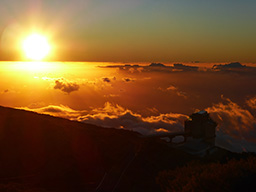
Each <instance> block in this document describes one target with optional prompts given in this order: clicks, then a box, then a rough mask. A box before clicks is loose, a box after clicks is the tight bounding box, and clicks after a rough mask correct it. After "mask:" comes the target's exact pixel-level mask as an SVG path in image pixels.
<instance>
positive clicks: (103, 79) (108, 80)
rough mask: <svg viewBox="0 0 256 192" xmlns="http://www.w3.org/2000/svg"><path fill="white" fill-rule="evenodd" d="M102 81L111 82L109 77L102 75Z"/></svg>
mask: <svg viewBox="0 0 256 192" xmlns="http://www.w3.org/2000/svg"><path fill="white" fill-rule="evenodd" d="M102 81H104V82H106V83H110V82H111V80H110V78H108V77H103V78H102Z"/></svg>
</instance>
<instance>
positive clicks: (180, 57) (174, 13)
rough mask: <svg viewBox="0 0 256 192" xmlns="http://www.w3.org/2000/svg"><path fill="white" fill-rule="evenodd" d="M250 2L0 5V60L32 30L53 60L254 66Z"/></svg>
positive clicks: (47, 0) (16, 55) (116, 0)
mask: <svg viewBox="0 0 256 192" xmlns="http://www.w3.org/2000/svg"><path fill="white" fill-rule="evenodd" d="M255 8H256V2H255V1H253V0H243V1H240V0H215V1H210V0H193V1H191V0H168V1H167V0H158V1H153V0H136V1H135V0H129V1H125V0H108V1H103V0H72V1H71V0H44V1H43V0H19V1H16V0H1V1H0V32H1V54H0V59H6V60H13V59H18V60H19V59H20V54H21V53H20V50H19V47H18V43H17V41H19V38H21V37H22V35H23V34H25V33H29V32H30V31H31V30H39V31H41V32H43V33H46V34H47V35H48V36H49V38H50V40H51V42H52V43H53V44H54V45H55V48H56V50H55V53H54V56H53V57H52V58H51V59H53V60H80V61H149V62H150V61H170V62H171V61H195V60H200V61H210V62H215V61H241V62H255V61H256V59H255V49H254V45H255V43H256V37H255V34H256V25H255V24H254V22H255V19H256V12H255Z"/></svg>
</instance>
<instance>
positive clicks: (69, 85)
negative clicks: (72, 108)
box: [54, 78, 80, 94]
mask: <svg viewBox="0 0 256 192" xmlns="http://www.w3.org/2000/svg"><path fill="white" fill-rule="evenodd" d="M79 88H80V86H79V85H78V84H77V83H75V82H70V81H68V80H66V79H64V78H61V79H58V80H55V86H54V89H60V90H61V91H63V92H65V93H68V94H69V93H71V92H73V91H78V90H79Z"/></svg>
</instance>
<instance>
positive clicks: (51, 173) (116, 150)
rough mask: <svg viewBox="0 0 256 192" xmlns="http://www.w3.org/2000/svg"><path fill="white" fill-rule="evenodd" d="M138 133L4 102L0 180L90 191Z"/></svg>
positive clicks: (0, 114)
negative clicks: (40, 113)
mask: <svg viewBox="0 0 256 192" xmlns="http://www.w3.org/2000/svg"><path fill="white" fill-rule="evenodd" d="M138 139H139V137H138V136H137V134H136V133H133V132H129V131H124V130H117V129H104V128H100V127H97V126H94V125H88V124H83V123H79V122H73V121H69V120H66V119H61V118H56V117H51V116H48V115H39V114H36V113H33V112H28V111H22V110H16V109H11V108H4V107H0V170H1V171H0V182H1V181H8V182H9V181H12V180H13V181H14V182H24V183H26V182H27V183H28V184H29V185H31V186H37V187H43V188H48V189H49V190H53V191H80V190H81V191H82V190H83V191H84V190H85V189H87V191H88V190H90V189H94V188H95V187H96V186H97V185H98V184H99V182H100V180H101V179H102V177H103V176H104V174H105V172H107V171H108V170H109V169H111V167H112V166H113V165H114V164H116V163H118V161H120V158H121V157H122V156H125V155H126V154H127V152H128V151H131V150H133V149H134V148H135V146H137V142H138ZM131 148H132V149H131ZM75 188H77V189H76V190H74V189H75Z"/></svg>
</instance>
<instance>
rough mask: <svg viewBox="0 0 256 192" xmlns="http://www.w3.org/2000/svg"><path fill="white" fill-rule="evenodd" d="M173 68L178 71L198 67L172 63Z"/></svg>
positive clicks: (195, 69)
mask: <svg viewBox="0 0 256 192" xmlns="http://www.w3.org/2000/svg"><path fill="white" fill-rule="evenodd" d="M173 69H174V70H178V71H198V69H199V67H196V66H188V65H184V64H173Z"/></svg>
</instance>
